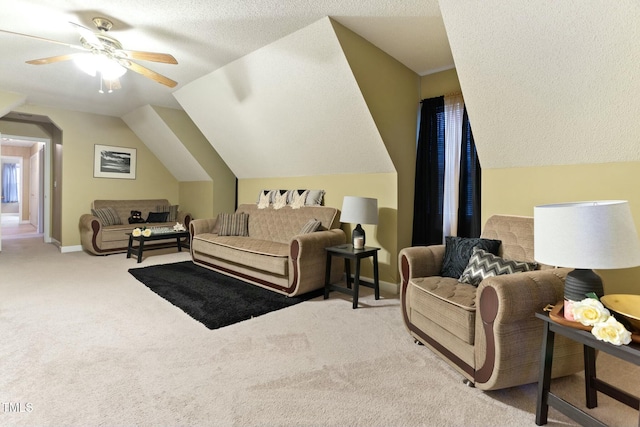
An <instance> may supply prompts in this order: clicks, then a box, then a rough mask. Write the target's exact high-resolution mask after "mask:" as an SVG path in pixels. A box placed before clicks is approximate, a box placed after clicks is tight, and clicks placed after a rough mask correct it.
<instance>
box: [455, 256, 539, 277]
mask: <svg viewBox="0 0 640 427" xmlns="http://www.w3.org/2000/svg"><path fill="white" fill-rule="evenodd" d="M536 268H538V263H536V262H523V261H513V260H507V259H504V258H500V257H499V256H497V255H493V254H490V253H489V252H486V251H485V250H483V249H480V248H477V247H476V248H473V254H472V255H471V258H469V264H467V267H466V268H465V269H464V271H463V272H462V275H461V276H460V279H458V281H459V282H461V283H468V284H470V285H473V286H478V285H479V284H480V282H482V281H483V280H484V279H486V278H487V277H493V276H500V275H501V274H513V273H521V272H525V271H533V270H535V269H536Z"/></svg>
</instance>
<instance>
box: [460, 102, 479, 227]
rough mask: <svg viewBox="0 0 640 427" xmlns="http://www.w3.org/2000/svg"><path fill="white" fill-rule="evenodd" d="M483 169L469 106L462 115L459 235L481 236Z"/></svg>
mask: <svg viewBox="0 0 640 427" xmlns="http://www.w3.org/2000/svg"><path fill="white" fill-rule="evenodd" d="M480 176H481V170H480V161H479V160H478V153H477V152H476V144H475V143H474V141H473V133H472V132H471V124H470V123H469V116H468V115H467V108H466V107H465V109H464V114H463V116H462V150H461V152H460V200H459V202H458V203H459V204H458V236H460V237H479V236H480V231H481V229H480V228H481V226H482V225H481V224H480V190H481V189H480V184H481V180H480Z"/></svg>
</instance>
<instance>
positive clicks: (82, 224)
mask: <svg viewBox="0 0 640 427" xmlns="http://www.w3.org/2000/svg"><path fill="white" fill-rule="evenodd" d="M78 228H79V229H80V243H81V244H82V248H83V249H84V250H86V251H88V252H90V253H92V254H95V255H101V254H102V253H101V252H100V246H101V245H102V223H101V222H100V219H98V217H97V216H94V215H91V214H83V215H81V216H80V221H79V223H78Z"/></svg>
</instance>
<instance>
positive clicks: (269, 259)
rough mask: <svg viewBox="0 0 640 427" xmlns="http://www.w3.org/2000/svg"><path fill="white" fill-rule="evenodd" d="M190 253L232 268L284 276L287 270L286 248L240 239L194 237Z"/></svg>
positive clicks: (273, 243) (287, 249)
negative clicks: (204, 256)
mask: <svg viewBox="0 0 640 427" xmlns="http://www.w3.org/2000/svg"><path fill="white" fill-rule="evenodd" d="M191 245H192V250H193V251H194V252H199V253H203V254H206V255H207V256H210V257H213V258H219V259H222V260H225V261H229V262H233V263H235V264H241V265H246V266H247V267H250V268H253V269H256V270H262V271H267V272H269V273H274V274H278V275H281V276H285V275H287V274H288V269H289V245H288V244H284V243H278V242H269V241H266V240H258V239H252V238H250V237H240V236H216V235H215V234H210V233H203V234H198V235H195V236H193V240H192V242H191Z"/></svg>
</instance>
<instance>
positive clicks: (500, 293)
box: [475, 268, 582, 390]
mask: <svg viewBox="0 0 640 427" xmlns="http://www.w3.org/2000/svg"><path fill="white" fill-rule="evenodd" d="M569 271H571V269H568V268H557V269H548V270H537V271H531V272H527V273H516V274H508V275H501V276H496V277H490V278H487V279H485V280H483V281H482V282H481V283H480V285H479V286H478V291H477V292H478V293H477V299H476V306H477V308H476V322H475V325H476V326H475V361H476V378H475V383H476V387H478V388H480V389H483V390H491V389H498V388H505V387H510V386H512V385H518V384H528V383H531V382H535V381H537V379H538V374H539V364H540V346H541V341H542V327H543V325H542V322H541V321H540V320H539V319H537V318H536V317H535V313H536V312H539V311H542V309H543V308H544V307H545V306H546V305H547V304H556V303H557V302H559V301H562V299H563V297H564V279H565V277H566V275H567V273H568V272H569ZM560 338H561V337H558V339H557V340H556V341H557V343H556V355H558V356H559V357H556V358H554V364H553V368H554V373H555V374H554V377H555V376H560V375H568V374H571V373H574V372H578V371H580V370H581V369H582V356H581V355H582V353H581V352H582V350H581V346H580V345H579V344H577V343H572V342H570V341H568V340H562V339H560ZM576 344H577V345H576ZM556 360H557V361H556Z"/></svg>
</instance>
